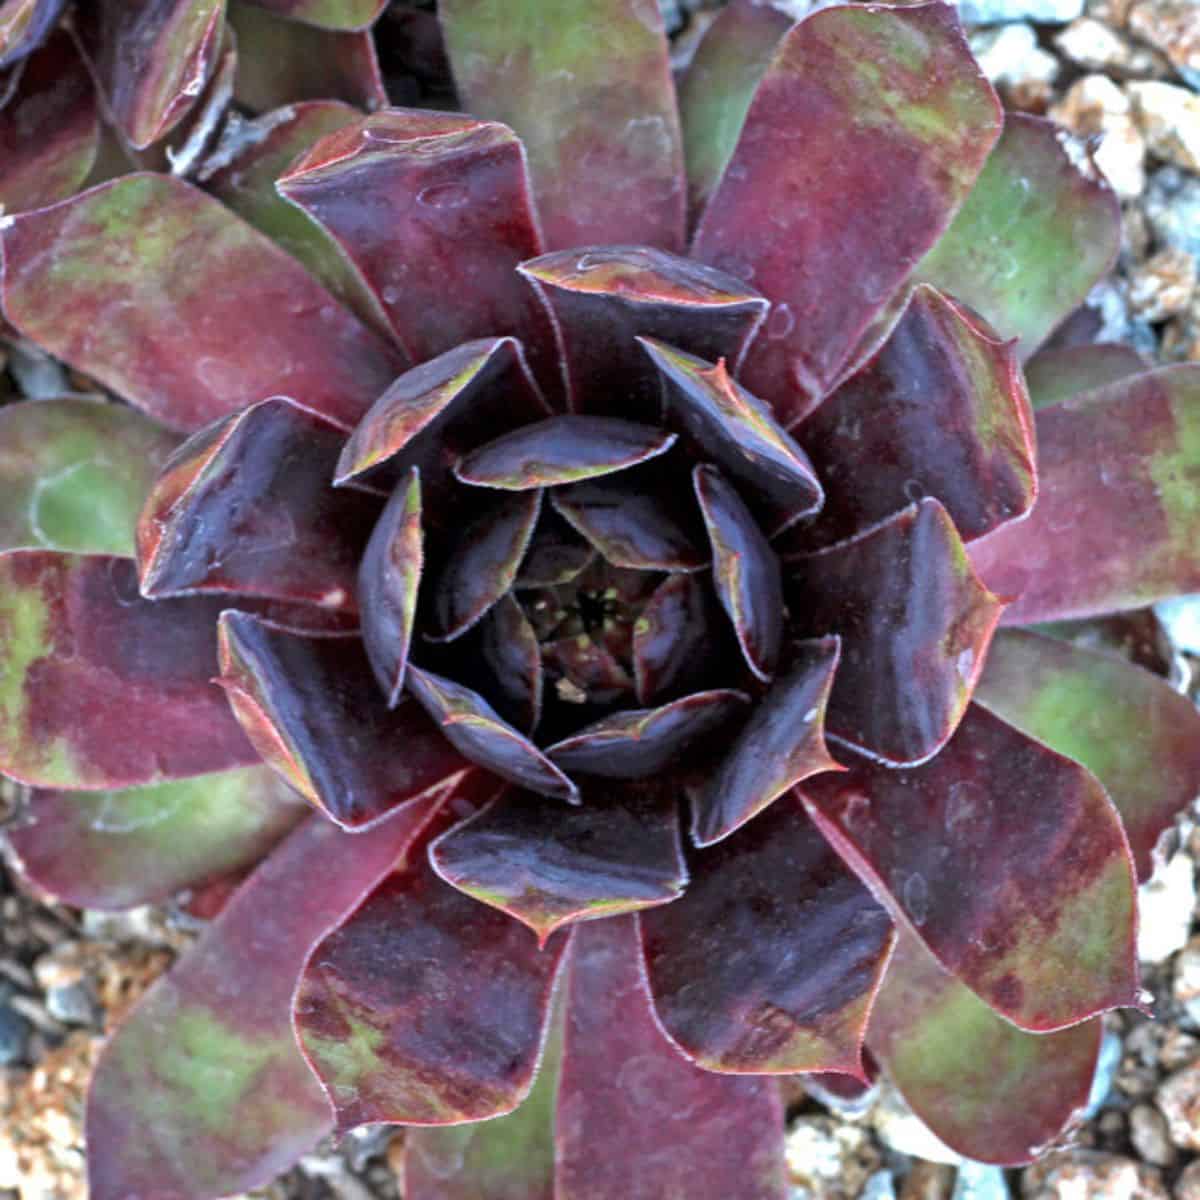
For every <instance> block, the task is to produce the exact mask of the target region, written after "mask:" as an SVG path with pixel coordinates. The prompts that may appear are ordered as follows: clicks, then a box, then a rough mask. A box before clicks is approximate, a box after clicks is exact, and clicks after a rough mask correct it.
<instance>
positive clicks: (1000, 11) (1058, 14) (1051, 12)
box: [958, 0, 1084, 25]
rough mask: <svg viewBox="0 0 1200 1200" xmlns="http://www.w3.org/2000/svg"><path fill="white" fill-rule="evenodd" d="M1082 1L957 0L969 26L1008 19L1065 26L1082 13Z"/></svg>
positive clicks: (1003, 22)
mask: <svg viewBox="0 0 1200 1200" xmlns="http://www.w3.org/2000/svg"><path fill="white" fill-rule="evenodd" d="M1083 5H1084V0H959V4H958V12H959V16H961V17H962V19H963V21H964V22H965V23H968V24H973V25H1000V24H1005V23H1007V22H1009V21H1038V22H1041V23H1042V24H1045V25H1065V24H1066V23H1067V22H1068V21H1074V20H1075V18H1076V17H1081V16H1083Z"/></svg>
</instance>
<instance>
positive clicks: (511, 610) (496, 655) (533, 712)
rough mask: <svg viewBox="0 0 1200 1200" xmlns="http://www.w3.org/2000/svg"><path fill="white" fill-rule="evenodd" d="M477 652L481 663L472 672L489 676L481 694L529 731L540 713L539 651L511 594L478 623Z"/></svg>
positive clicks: (498, 602) (512, 722) (531, 627)
mask: <svg viewBox="0 0 1200 1200" xmlns="http://www.w3.org/2000/svg"><path fill="white" fill-rule="evenodd" d="M470 650H471V647H469V646H468V647H467V652H468V653H469V652H470ZM478 653H479V656H480V659H481V660H482V662H481V664H477V665H476V668H475V669H476V671H480V670H481V669H482V670H483V671H484V672H486V673H490V676H491V678H490V679H488V680H487V683H488V684H489V685H490V686H485V687H484V691H486V692H487V693H488V694H489V695H490V696H491V697H492V702H493V703H494V704H495V706H496V708H497V711H498V712H499V713H500V715H501V716H503V717H504V718H505V719H506V720H508V721H509V722H510V723H511V724H513V725H515V726H516V727H517V728H518V729H524V730H527V731H529V732H532V731H533V730H534V729H536V728H537V723H538V721H539V719H540V718H541V714H542V684H543V679H542V651H541V647H540V646H539V645H538V640H537V634H536V633H535V632H534V630H533V626H532V625H530V624H529V620H528V618H527V617H526V616H525V612H524V610H523V609H522V608H521V606H520V604H518V603H517V601H516V600H514V599H513V597H512V595H511V594H510V595H507V596H502V597H501V598H500V600H499V601H497V603H496V605H495V607H493V608H492V609H491V611H489V612H488V614H487V616H486V617H484V618H483V620H482V621H481V622H480V623H479V626H478ZM481 678H484V679H487V675H486V674H485V675H483V676H481Z"/></svg>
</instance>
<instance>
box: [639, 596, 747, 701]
mask: <svg viewBox="0 0 1200 1200" xmlns="http://www.w3.org/2000/svg"><path fill="white" fill-rule="evenodd" d="M726 625H728V622H727V621H726V620H725V618H724V616H723V615H722V614H721V613H720V612H719V611H717V607H716V603H715V602H714V601H713V599H712V596H711V593H710V591H709V589H708V588H707V587H705V586H704V585H703V584H702V583H701V582H700V581H699V580H698V579H696V578H695V577H694V576H691V575H670V576H668V577H667V578H666V579H665V580H663V582H662V583H660V584H659V585H658V587H657V588H656V589H655V590H654V593H653V595H651V597H650V599H649V600H647V601H646V603H645V605H644V606H643V608H642V611H641V615H640V616H639V617H638V619H637V622H636V623H635V625H634V628H633V670H634V679H635V681H636V684H637V695H638V700H639V702H640V703H642V704H649V703H651V702H652V701H654V700H662V699H664V698H671V697H675V696H679V695H684V694H686V693H687V692H688V691H693V690H695V688H696V687H699V686H702V684H703V683H704V681H705V680H706V679H707V678H708V677H709V675H711V674H714V672H712V671H711V667H712V666H713V665H714V662H719V660H720V658H721V645H720V642H721V633H722V632H723V629H724V627H725V626H726ZM729 640H730V641H731V642H733V638H732V636H731V637H730V639H729ZM734 653H735V654H740V653H741V651H740V649H739V648H738V647H737V646H736V644H735V645H734Z"/></svg>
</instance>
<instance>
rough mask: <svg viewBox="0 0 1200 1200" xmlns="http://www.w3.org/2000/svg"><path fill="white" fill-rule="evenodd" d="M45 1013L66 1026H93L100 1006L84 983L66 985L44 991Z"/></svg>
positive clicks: (96, 1020)
mask: <svg viewBox="0 0 1200 1200" xmlns="http://www.w3.org/2000/svg"><path fill="white" fill-rule="evenodd" d="M46 1011H47V1012H48V1013H49V1014H50V1015H51V1016H52V1017H54V1018H55V1020H58V1021H62V1022H63V1023H64V1024H67V1025H95V1024H97V1023H98V1022H99V1019H100V1006H99V1005H98V1004H97V1003H96V999H95V997H94V996H93V995H92V993H91V989H90V988H89V987H88V985H87V984H86V983H68V984H63V985H61V986H59V987H52V988H48V989H47V991H46Z"/></svg>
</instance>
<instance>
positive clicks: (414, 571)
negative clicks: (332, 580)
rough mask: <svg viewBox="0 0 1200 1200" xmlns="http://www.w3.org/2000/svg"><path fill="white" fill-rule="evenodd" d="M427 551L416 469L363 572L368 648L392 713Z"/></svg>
mask: <svg viewBox="0 0 1200 1200" xmlns="http://www.w3.org/2000/svg"><path fill="white" fill-rule="evenodd" d="M424 546H425V542H424V537H423V535H422V529H421V476H420V472H419V471H418V470H417V468H416V467H413V468H412V469H411V470H410V471H408V472H407V473H406V474H405V476H404V478H403V479H402V480H401V481H400V484H399V485H398V486H397V488H396V490H395V491H394V492H393V493H392V498H391V499H390V500H389V501H388V503H387V507H386V508H385V509H384V510H383V512H382V514H381V515H380V517H379V520H378V521H377V522H376V525H375V529H374V531H373V532H372V533H371V539H370V541H369V542H367V549H366V553H364V554H363V557H362V562H361V563H360V564H359V568H358V602H359V604H360V605H361V607H362V640H363V648H364V649H365V650H366V652H367V658H368V659H369V660H370V662H371V669H372V670H373V671H374V672H375V678H376V680H377V681H378V683H379V686H380V688H382V689H383V694H384V695H385V696H386V697H387V702H388V707H389V708H394V707H395V706H396V704H397V702H398V701H399V699H400V694H401V692H402V691H403V688H404V676H405V673H406V671H407V669H408V650H409V646H410V645H411V643H412V633H413V623H414V622H415V621H416V617H417V589H418V588H419V587H420V583H421V570H422V567H423V566H424Z"/></svg>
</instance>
